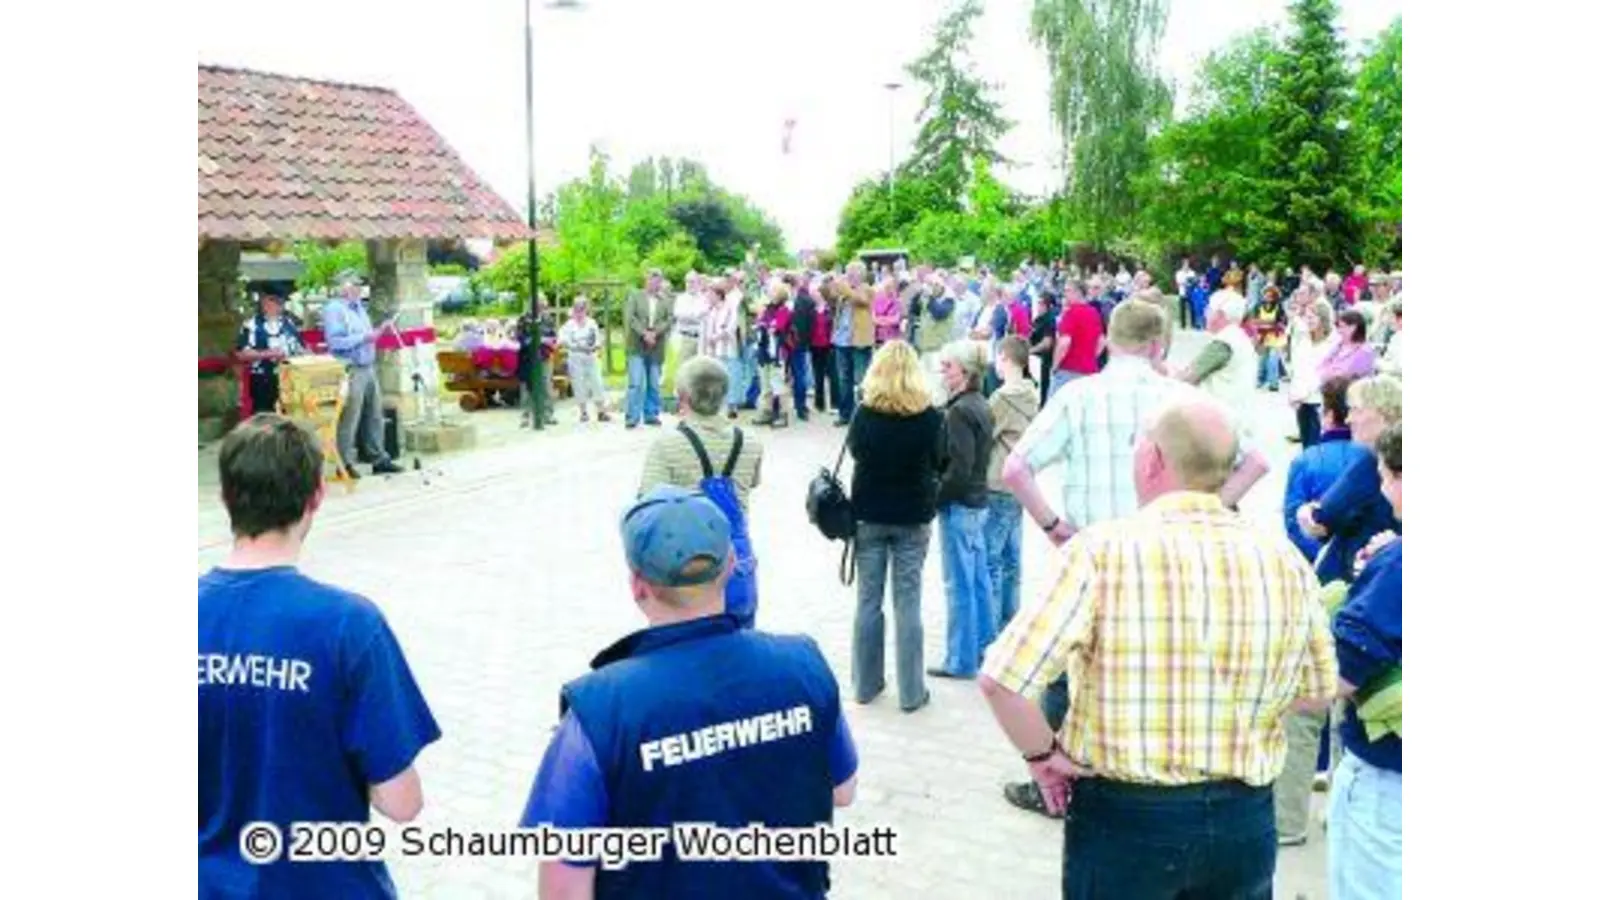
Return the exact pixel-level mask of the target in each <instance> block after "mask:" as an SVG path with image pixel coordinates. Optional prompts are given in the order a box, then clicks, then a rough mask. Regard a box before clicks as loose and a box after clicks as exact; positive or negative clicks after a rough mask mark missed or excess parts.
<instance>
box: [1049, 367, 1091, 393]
mask: <svg viewBox="0 0 1600 900" xmlns="http://www.w3.org/2000/svg"><path fill="white" fill-rule="evenodd" d="M1083 377H1084V374H1083V373H1082V372H1063V371H1061V370H1060V369H1057V370H1056V371H1054V372H1051V373H1050V393H1051V394H1054V393H1055V392H1056V391H1058V390H1060V389H1061V386H1062V385H1063V384H1066V383H1067V382H1069V381H1073V380H1075V379H1078V378H1083Z"/></svg>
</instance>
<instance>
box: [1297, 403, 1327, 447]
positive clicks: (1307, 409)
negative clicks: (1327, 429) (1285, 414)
mask: <svg viewBox="0 0 1600 900" xmlns="http://www.w3.org/2000/svg"><path fill="white" fill-rule="evenodd" d="M1294 421H1295V424H1296V425H1297V426H1299V428H1300V446H1301V447H1302V448H1304V447H1314V446H1316V445H1317V443H1318V442H1319V441H1321V440H1322V405H1321V404H1319V403H1300V404H1297V405H1296V406H1295V408H1294Z"/></svg>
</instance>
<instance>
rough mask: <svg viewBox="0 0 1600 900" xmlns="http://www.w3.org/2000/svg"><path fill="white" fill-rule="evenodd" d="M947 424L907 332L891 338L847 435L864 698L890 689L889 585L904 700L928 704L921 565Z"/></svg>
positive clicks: (903, 705) (854, 660)
mask: <svg viewBox="0 0 1600 900" xmlns="http://www.w3.org/2000/svg"><path fill="white" fill-rule="evenodd" d="M941 425H942V417H941V415H940V413H939V411H938V410H937V409H935V408H934V406H933V400H932V397H931V396H930V395H929V391H928V383H927V379H926V377H925V376H924V375H923V373H922V367H921V365H920V363H919V362H918V360H917V352H916V351H915V350H913V349H911V345H910V344H907V343H906V342H905V341H900V340H894V341H889V342H888V343H886V344H884V345H883V346H882V347H881V348H879V349H878V352H877V353H876V354H875V355H874V356H873V358H872V364H871V365H870V366H869V367H868V368H867V374H866V378H865V379H864V380H863V382H862V398H861V406H860V408H858V409H857V410H856V413H855V416H854V417H853V418H852V419H851V421H850V430H849V431H848V432H847V433H846V436H845V446H846V447H848V448H849V450H850V457H851V459H852V460H854V462H855V467H854V468H855V471H854V473H853V475H852V477H851V488H850V497H851V503H852V505H853V506H854V508H855V514H856V522H857V524H856V568H857V581H856V619H855V634H854V638H853V640H852V643H851V665H850V676H851V684H852V688H853V690H854V693H855V700H856V702H857V703H863V704H865V703H871V702H872V701H873V700H875V699H876V698H877V696H878V695H879V694H881V693H883V689H884V685H885V682H884V663H883V656H884V623H883V595H884V590H885V588H886V587H889V589H890V590H891V591H892V598H893V602H894V650H895V686H896V688H897V690H898V693H899V700H900V709H901V710H902V711H904V712H908V713H909V712H916V711H917V710H919V709H921V708H922V707H924V706H926V705H927V704H928V700H929V694H928V688H927V684H926V683H925V681H924V680H923V669H922V568H923V565H924V564H925V563H926V562H927V558H928V541H929V538H930V536H931V533H932V529H931V527H930V524H929V523H931V522H932V521H933V517H934V512H935V505H934V500H935V491H936V490H937V487H938V484H939V473H938V460H939V458H940V452H941V442H940V441H941V437H940V432H941ZM891 567H892V571H891ZM891 576H892V581H891V580H890V579H891ZM891 585H892V587H890V586H891Z"/></svg>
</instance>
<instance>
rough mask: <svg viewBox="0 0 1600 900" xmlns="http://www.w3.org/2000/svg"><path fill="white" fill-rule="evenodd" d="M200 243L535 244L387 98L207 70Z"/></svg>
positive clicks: (495, 198)
mask: <svg viewBox="0 0 1600 900" xmlns="http://www.w3.org/2000/svg"><path fill="white" fill-rule="evenodd" d="M199 188H200V236H201V237H203V238H210V239H213V240H235V241H263V240H295V239H300V238H316V239H328V240H364V239H377V238H469V237H492V238H499V239H502V240H504V239H523V240H525V239H527V237H528V235H529V232H528V226H527V223H525V222H524V221H523V220H522V218H521V217H520V216H519V215H518V214H517V212H516V210H514V209H512V208H511V205H510V204H508V203H506V201H505V200H504V199H502V198H501V197H500V195H498V194H496V193H495V192H494V190H493V189H492V188H490V187H489V186H488V185H487V184H485V183H484V182H483V180H482V179H480V178H479V177H478V176H477V173H475V172H473V171H472V169H470V168H469V167H468V166H467V165H466V163H464V162H462V161H461V158H460V157H459V156H457V155H456V153H455V151H454V150H452V149H451V148H450V145H449V144H447V143H445V140H444V138H442V137H440V136H439V133H438V132H436V131H434V130H433V128H432V127H431V126H429V125H428V123H427V122H425V121H423V119H422V117H421V116H419V115H418V114H417V111H416V110H415V109H412V108H411V105H410V104H409V103H406V102H405V101H404V100H402V99H400V96H399V95H398V94H396V93H395V92H393V91H391V90H388V89H386V88H376V87H363V86H360V85H349V84H335V83H331V82H325V81H311V80H308V79H304V78H292V77H289V76H286V75H271V74H267V73H264V72H251V71H246V70H242V69H227V68H220V67H217V66H201V67H200V159H199Z"/></svg>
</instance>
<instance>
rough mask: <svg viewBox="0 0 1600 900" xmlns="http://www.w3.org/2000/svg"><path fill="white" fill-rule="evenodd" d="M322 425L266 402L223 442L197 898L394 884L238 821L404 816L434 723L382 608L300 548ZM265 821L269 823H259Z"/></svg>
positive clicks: (377, 870) (314, 503) (318, 893)
mask: <svg viewBox="0 0 1600 900" xmlns="http://www.w3.org/2000/svg"><path fill="white" fill-rule="evenodd" d="M322 466H323V459H322V451H321V450H320V449H319V448H318V445H317V441H316V439H315V438H314V437H313V436H312V435H311V434H310V433H309V432H307V431H305V430H304V429H302V428H300V427H299V426H297V425H295V424H294V423H293V422H291V421H289V420H288V419H285V418H283V417H281V416H276V415H265V414H264V415H257V416H254V417H252V418H251V419H249V420H248V421H246V422H244V423H242V424H240V425H239V427H238V428H235V429H234V430H233V432H232V433H230V434H229V435H228V436H227V438H226V439H224V440H223V442H222V449H221V453H220V454H219V460H218V468H219V469H220V471H221V476H222V499H223V503H224V504H226V506H227V508H228V518H229V520H230V522H231V524H232V527H233V535H234V543H233V551H232V552H231V553H229V554H228V558H227V560H226V561H224V562H223V563H222V565H221V566H218V567H217V568H215V569H212V570H211V571H210V572H208V573H206V574H205V575H204V576H202V577H201V578H200V661H199V671H200V897H201V898H202V900H210V898H215V900H224V898H226V900H233V898H246V897H249V898H272V897H283V898H302V897H339V898H341V900H345V898H349V900H355V898H365V897H393V896H395V890H394V885H393V883H392V882H391V881H390V880H389V874H388V872H387V870H386V869H385V868H384V866H383V863H381V862H289V861H287V860H286V859H283V858H281V857H279V858H274V856H275V854H273V853H271V852H270V849H269V848H268V847H266V846H265V845H262V844H255V845H253V846H255V848H256V852H262V853H263V855H264V856H265V857H266V859H264V860H262V862H261V864H256V863H254V862H251V861H247V860H246V858H245V857H244V856H243V855H242V852H241V832H242V831H243V830H244V829H245V826H246V825H249V824H250V823H253V822H266V823H271V824H272V825H274V826H276V827H277V828H278V829H279V830H280V833H281V837H282V841H281V842H280V843H279V845H278V846H279V849H280V852H281V849H282V847H284V846H286V845H287V843H288V841H289V833H288V829H289V825H290V823H293V822H366V821H368V820H369V815H370V813H369V807H376V808H377V810H378V811H379V812H381V813H383V814H384V815H385V816H387V817H388V818H390V819H392V820H394V821H396V822H406V821H410V820H411V819H413V818H415V817H416V815H417V813H418V812H419V811H421V809H422V781H421V779H420V778H419V777H418V775H417V771H416V769H415V768H413V763H414V761H415V760H416V758H417V754H418V753H419V752H420V751H421V750H422V748H423V747H426V746H427V745H429V744H431V743H433V742H434V741H436V740H438V739H439V726H438V724H436V723H435V722H434V719H433V715H432V713H430V712H429V711H428V704H427V703H426V701H424V700H423V699H422V693H421V692H420V691H419V690H418V688H417V684H416V681H415V680H413V678H412V677H411V670H410V668H409V667H408V666H407V665H406V658H405V655H404V654H403V653H401V651H400V644H399V642H398V641H397V640H396V639H395V636H394V633H393V632H392V631H390V630H389V625H388V623H387V622H385V621H384V618H383V614H382V613H381V612H379V611H378V608H377V607H376V606H374V605H373V604H372V602H371V601H370V600H367V599H366V598H364V597H361V596H358V595H356V594H352V593H350V592H348V591H344V590H340V589H339V588H336V587H332V586H330V585H325V584H321V583H319V582H316V581H313V580H311V579H310V578H307V577H306V576H304V575H302V574H300V572H299V571H298V570H297V569H296V568H295V563H296V561H297V560H298V558H299V556H300V548H301V545H302V544H303V543H304V541H305V538H306V533H307V532H308V531H310V529H311V520H312V518H313V517H314V516H315V515H316V512H317V507H318V506H319V504H320V503H321V501H322ZM258 836H259V835H258Z"/></svg>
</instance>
